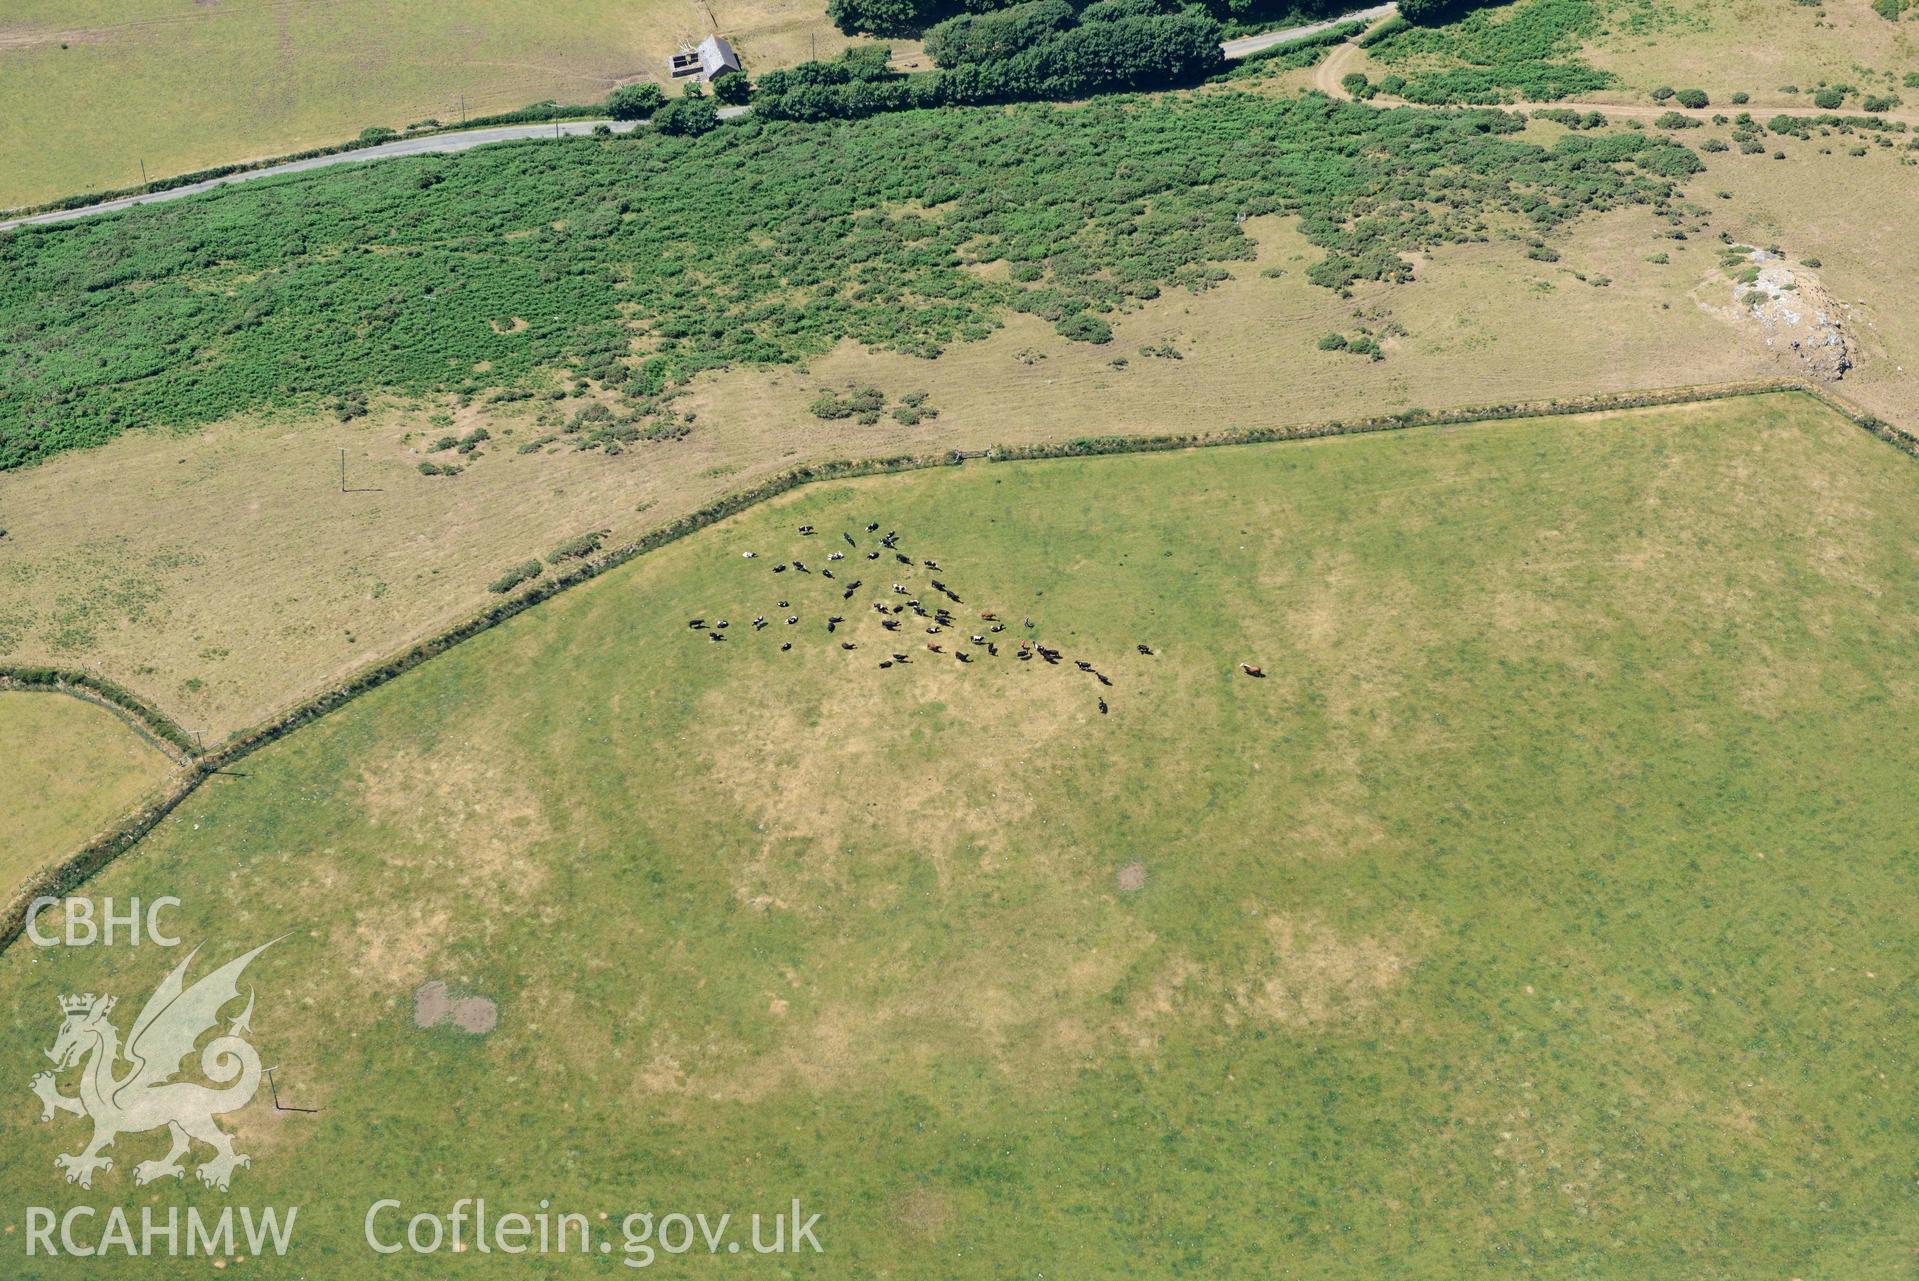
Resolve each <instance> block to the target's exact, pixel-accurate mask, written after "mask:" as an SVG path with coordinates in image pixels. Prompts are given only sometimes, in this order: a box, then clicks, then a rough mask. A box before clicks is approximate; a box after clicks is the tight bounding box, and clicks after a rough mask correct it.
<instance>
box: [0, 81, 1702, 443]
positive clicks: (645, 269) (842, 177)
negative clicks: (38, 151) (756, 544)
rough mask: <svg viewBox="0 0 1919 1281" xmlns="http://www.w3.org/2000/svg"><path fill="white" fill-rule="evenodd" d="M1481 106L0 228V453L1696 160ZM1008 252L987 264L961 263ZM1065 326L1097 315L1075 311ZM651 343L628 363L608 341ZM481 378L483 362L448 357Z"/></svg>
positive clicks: (926, 319) (914, 341) (920, 140)
mask: <svg viewBox="0 0 1919 1281" xmlns="http://www.w3.org/2000/svg"><path fill="white" fill-rule="evenodd" d="M1520 128H1521V125H1520V122H1519V121H1518V120H1517V119H1515V118H1514V117H1512V116H1510V115H1506V114H1502V113H1498V112H1491V111H1467V112H1428V111H1419V110H1412V109H1401V110H1397V111H1380V110H1376V109H1373V108H1370V107H1366V106H1362V105H1358V104H1351V103H1336V102H1332V101H1328V100H1327V99H1325V98H1322V97H1318V96H1313V97H1308V98H1304V99H1299V100H1286V101H1275V100H1272V99H1269V98H1265V97H1260V96H1256V95H1251V94H1240V93H1219V94H1211V95H1204V96H1201V97H1199V98H1196V99H1188V100H1173V101H1168V100H1149V99H1138V100H1125V99H1117V100H1107V101H1103V102H1101V103H1098V104H1095V105H1092V106H1087V107H1078V108H1061V107H1053V106H1030V107H1021V108H1015V109H1010V110H1001V109H992V110H944V111H925V112H902V113H898V114H894V115H887V116H879V117H874V118H871V119H867V120H861V121H853V122H842V123H824V124H798V123H793V122H767V123H762V122H753V121H748V122H745V123H742V124H738V125H734V126H730V127H728V128H724V129H719V130H716V131H714V132H713V133H711V134H707V135H704V136H701V137H698V138H691V139H688V138H668V137H662V136H659V135H656V134H650V133H643V134H641V135H638V136H637V137H635V138H633V139H625V138H611V139H597V138H586V139H579V140H576V141H570V142H566V143H558V142H528V143H517V144H508V145H502V146H499V147H493V148H488V149H484V150H481V151H476V152H470V153H467V154H465V155H460V156H443V157H423V158H420V159H408V160H392V161H383V162H381V163H379V164H377V165H372V166H368V167H365V168H340V169H331V170H326V171H323V172H319V173H314V174H307V175H299V176H297V177H293V178H289V179H287V180H284V181H281V180H273V181H263V182H260V183H257V184H248V185H245V186H242V187H238V188H235V189H232V190H229V191H225V192H221V193H219V194H217V195H214V196H209V197H205V198H196V199H191V200H184V201H180V202H178V203H174V204H168V205H160V206H152V207H145V208H139V209H135V210H131V211H129V212H127V213H125V214H122V215H118V216H115V217H111V218H104V219H99V220H93V221H88V222H85V223H81V224H76V225H73V226H68V227H57V228H29V229H23V230H21V231H19V232H16V233H14V234H13V235H11V236H6V237H0V466H18V465H20V464H22V463H27V462H31V461H34V460H36V459H40V458H45V457H47V456H48V455H50V454H53V453H55V452H57V451H59V450H62V449H67V448H71V447H74V446H78V445H87V444H93V443H97V442H99V441H103V440H106V439H108V438H110V437H112V436H114V435H115V434H117V433H119V432H121V431H123V430H126V429H128V428H130V427H133V426H137V425H188V424H198V423H205V422H209V421H212V420H216V419H219V418H222V417H225V416H227V415H230V414H233V413H236V412H239V411H243V410H251V409H257V408H260V407H264V406H272V405H281V404H288V403H307V402H313V401H316V400H318V399H320V398H324V397H331V396H342V395H346V394H348V393H353V392H359V393H364V392H366V391H369V390H379V389H383V388H384V389H393V390H397V391H402V392H414V393H418V392H426V391H429V390H435V389H457V388H461V387H465V388H467V389H469V390H478V389H479V388H480V385H481V384H482V383H484V384H486V385H501V384H511V383H514V382H516V381H524V380H527V379H528V378H529V377H530V376H532V375H534V374H535V373H536V372H537V371H540V370H542V369H547V368H551V367H555V366H560V365H571V366H572V367H573V368H574V370H575V371H576V372H578V373H580V374H583V375H584V374H589V373H590V374H592V375H593V376H595V377H600V378H603V379H605V380H607V381H622V382H623V383H624V385H625V386H627V387H628V389H629V390H632V391H634V392H636V393H638V394H644V393H646V392H648V391H651V390H657V389H658V388H659V387H660V386H662V385H664V384H666V383H667V382H670V381H672V380H674V379H677V378H681V377H684V376H687V375H689V374H691V373H692V372H695V371H697V370H699V369H701V368H704V367H708V366H715V365H720V364H724V363H728V362H734V361H788V360H794V359H797V358H800V357H803V356H806V355H808V354H811V353H816V352H819V351H821V350H824V349H825V348H827V347H829V346H831V345H832V344H833V343H835V342H836V341H838V340H840V339H842V338H853V339H857V340H858V341H860V342H863V343H868V344H871V345H873V346H876V347H885V348H897V349H901V350H905V351H910V352H916V353H920V354H923V355H927V356H932V355H936V354H937V353H938V352H939V351H940V349H941V348H942V347H943V346H944V345H946V344H949V343H952V342H954V341H958V340H963V339H969V338H978V337H981V336H983V335H985V334H986V333H988V332H989V331H990V330H991V329H992V328H993V327H994V325H995V324H997V323H998V320H999V318H1000V317H1001V316H1002V315H1003V314H1004V313H1005V311H1006V310H1007V309H1008V308H1014V309H1018V310H1021V311H1026V312H1030V313H1033V314H1036V315H1040V316H1043V317H1046V318H1048V319H1051V320H1053V321H1055V322H1068V321H1071V320H1072V319H1073V318H1074V317H1076V316H1079V315H1081V314H1082V313H1085V312H1088V311H1091V312H1096V313H1110V312H1114V311H1118V310H1122V309H1124V308H1125V307H1127V306H1129V305H1132V304H1133V303H1135V302H1136V301H1137V300H1139V299H1143V298H1150V297H1153V296H1155V295H1157V294H1158V293H1159V292H1160V291H1161V290H1162V289H1165V288H1168V287H1185V288H1205V287H1207V286H1208V285H1210V284H1212V283H1214V282H1216V281H1218V280H1220V279H1223V278H1224V277H1225V274H1226V269H1225V267H1224V265H1223V264H1226V263H1229V262H1234V261H1242V260H1245V259H1248V258H1250V257H1251V256H1252V251H1253V246H1252V244H1251V242H1250V241H1249V240H1248V239H1247V238H1246V237H1245V235H1244V234H1243V233H1242V232H1241V230H1240V227H1239V220H1240V219H1242V218H1244V217H1247V216H1252V215H1258V214H1265V213H1274V212H1279V213H1287V214H1297V215H1298V216H1299V217H1300V219H1301V226H1302V228H1303V229H1304V231H1305V234H1306V235H1307V237H1308V238H1309V239H1310V240H1311V241H1312V242H1313V243H1315V244H1317V245H1319V246H1321V247H1322V248H1324V249H1325V250H1326V252H1327V256H1326V258H1325V260H1324V261H1323V262H1321V263H1319V264H1316V265H1315V266H1314V267H1313V268H1312V277H1313V279H1314V280H1316V281H1318V282H1320V283H1322V284H1325V285H1328V286H1333V287H1340V286H1343V285H1345V284H1347V283H1350V282H1352V281H1354V280H1357V279H1362V278H1369V279H1388V278H1403V277H1405V276H1406V275H1407V274H1408V273H1409V271H1410V269H1409V267H1408V266H1407V265H1406V263H1405V262H1404V260H1403V259H1401V258H1400V257H1399V254H1400V253H1401V252H1402V251H1405V250H1410V249H1415V248H1419V247H1423V246H1429V245H1432V244H1435V243H1437V242H1442V241H1458V240H1467V239H1472V238H1476V237H1481V236H1484V235H1486V234H1487V232H1488V227H1489V224H1490V222H1491V220H1494V219H1496V218H1500V217H1502V216H1503V217H1505V218H1508V219H1512V218H1516V219H1518V220H1521V221H1523V222H1524V223H1526V224H1527V225H1528V226H1529V227H1533V228H1537V229H1540V230H1544V229H1548V228H1551V227H1553V226H1555V225H1557V224H1559V223H1561V222H1563V221H1565V220H1567V219H1571V218H1574V217H1576V216H1578V215H1579V214H1580V213H1582V212H1583V211H1587V210H1594V209H1606V208H1612V207H1616V206H1619V205H1622V204H1626V203H1646V204H1654V205H1657V204H1661V203H1663V202H1666V201H1667V200H1668V199H1669V198H1670V197H1671V196H1672V194H1673V192H1674V184H1675V182H1676V181H1677V180H1680V179H1683V178H1684V177H1686V176H1687V175H1689V174H1690V173H1692V172H1694V171H1695V170H1696V169H1697V168H1698V167H1699V161H1698V158H1697V157H1696V156H1695V155H1694V154H1693V153H1692V152H1691V151H1689V150H1687V149H1685V148H1684V147H1681V146H1678V145H1676V144H1674V143H1672V142H1670V141H1668V140H1666V139H1663V138H1655V137H1646V136H1641V135H1638V134H1626V133H1621V134H1614V135H1597V134H1588V135H1581V136H1578V137H1568V138H1565V139H1562V140H1561V141H1559V142H1558V143H1557V144H1555V145H1554V146H1553V147H1552V148H1551V149H1546V148H1543V147H1540V146H1537V145H1534V144H1532V143H1528V142H1522V141H1520V140H1519V139H1517V138H1515V137H1512V136H1511V135H1512V134H1513V133H1514V132H1515V131H1517V130H1518V129H1520ZM998 261H1007V262H1010V263H1011V264H1013V271H1012V272H1011V273H1010V274H1011V277H1012V279H1010V280H1007V279H994V278H989V277H988V276H987V275H986V274H983V273H981V272H980V271H978V270H977V269H976V267H977V264H983V263H993V262H998ZM1072 328H1074V329H1076V330H1081V331H1086V330H1091V329H1092V327H1090V326H1085V325H1083V324H1081V325H1076V326H1072ZM635 338H638V339H641V340H642V341H643V349H644V350H646V351H647V352H648V355H647V356H646V358H645V361H644V364H643V365H641V366H640V367H639V368H638V369H637V370H629V368H628V365H627V363H626V362H627V360H628V357H627V353H628V351H629V347H630V344H631V343H632V341H633V340H634V339H635ZM482 361H484V362H489V365H488V368H487V370H486V372H485V373H484V375H481V374H477V373H475V371H474V366H475V365H476V364H478V363H479V362H482Z"/></svg>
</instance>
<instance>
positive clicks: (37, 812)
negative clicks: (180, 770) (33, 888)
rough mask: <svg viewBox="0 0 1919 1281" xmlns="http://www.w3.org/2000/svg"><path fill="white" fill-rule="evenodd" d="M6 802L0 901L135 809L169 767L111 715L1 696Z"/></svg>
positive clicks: (46, 697) (0, 834) (61, 699)
mask: <svg viewBox="0 0 1919 1281" xmlns="http://www.w3.org/2000/svg"><path fill="white" fill-rule="evenodd" d="M0 744H4V745H5V753H6V757H7V762H8V765H7V780H6V792H7V799H6V800H5V802H4V819H3V820H0V900H4V899H5V898H6V897H7V896H8V895H10V894H11V893H12V892H13V890H14V887H16V886H18V885H19V884H20V883H21V882H22V881H24V880H26V878H27V877H28V876H30V875H31V874H33V873H34V872H36V871H38V870H39V869H40V868H42V867H44V866H45V865H46V864H48V863H49V862H51V861H52V860H54V859H57V858H60V857H61V856H63V855H66V854H71V853H72V852H73V851H74V850H76V849H78V848H79V846H80V843H81V842H83V841H85V840H86V839H87V838H88V837H90V836H92V835H93V834H94V833H95V832H97V831H99V830H100V829H101V828H103V827H105V826H106V825H107V824H108V823H110V822H112V821H113V820H114V819H116V818H118V817H119V816H120V815H121V813H122V812H124V811H126V810H128V809H130V808H132V806H133V804H134V802H135V801H137V800H139V799H140V797H141V795H142V794H143V793H145V792H146V791H147V790H148V789H149V788H152V787H154V786H155V785H157V784H158V783H159V782H160V780H161V779H162V778H164V777H165V776H166V774H167V772H168V771H169V770H170V769H171V768H172V765H171V763H170V762H169V761H168V760H167V758H166V757H165V756H164V755H163V754H162V753H161V752H160V751H159V750H158V749H157V748H153V747H149V746H148V745H147V744H146V743H144V742H142V741H141V739H140V736H139V735H137V734H135V733H134V732H133V730H131V729H130V728H128V727H127V725H126V723H125V722H123V721H122V720H120V718H119V717H117V716H115V715H114V714H113V713H112V712H109V711H107V710H106V709H105V708H104V707H96V706H94V705H93V704H92V703H86V702H82V701H81V700H80V699H77V698H68V697H67V696H66V695H64V694H26V693H19V692H8V693H0Z"/></svg>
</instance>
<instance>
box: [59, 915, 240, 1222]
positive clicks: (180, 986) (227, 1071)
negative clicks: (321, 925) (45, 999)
mask: <svg viewBox="0 0 1919 1281" xmlns="http://www.w3.org/2000/svg"><path fill="white" fill-rule="evenodd" d="M274 942H278V940H277V939H276V940H274ZM272 946H273V943H263V944H261V945H260V946H259V947H256V948H254V949H253V950H252V951H251V952H248V953H247V954H246V955H245V956H242V957H238V958H236V959H234V960H231V961H228V962H227V963H226V964H225V965H223V966H221V967H220V968H219V969H217V970H215V971H213V973H211V974H208V975H206V976H205V977H203V978H201V979H200V980H198V981H197V982H195V983H194V984H193V986H192V987H188V986H186V972H187V966H189V965H191V964H192V963H193V958H194V957H195V956H196V955H198V954H199V949H198V948H195V949H194V950H193V951H192V952H190V953H188V954H187V958H186V959H185V960H183V961H181V962H180V963H179V964H178V965H176V966H174V967H173V972H172V973H170V974H168V975H167V976H166V978H165V979H164V980H163V981H162V982H161V984H160V986H159V988H158V989H156V990H155V991H154V993H153V995H152V996H150V997H148V998H147V1003H146V1005H145V1006H144V1007H142V1008H141V1010H140V1016H139V1017H138V1018H136V1019H134V1021H133V1030H132V1031H131V1032H129V1033H128V1034H127V1041H126V1045H125V1047H124V1048H123V1047H122V1046H121V1044H120V1033H119V1029H117V1028H115V1027H114V1025H113V1024H112V1023H111V1022H110V1021H109V1020H108V1018H107V1016H108V1015H109V1014H111V1013H112V1012H113V1007H114V1005H115V1003H116V998H114V997H111V996H95V995H93V994H92V993H88V994H87V995H85V996H66V997H62V998H60V1012H61V1013H62V1014H63V1015H65V1016H66V1018H65V1021H64V1022H62V1023H61V1025H60V1035H59V1037H58V1038H57V1039H56V1040H55V1041H54V1043H53V1048H52V1049H51V1050H48V1051H47V1057H48V1058H50V1059H52V1060H53V1063H54V1069H53V1071H51V1072H42V1073H40V1074H39V1075H38V1076H36V1077H34V1078H33V1082H32V1088H33V1092H34V1094H36V1095H37V1096H39V1099H40V1103H41V1109H42V1110H41V1113H40V1119H41V1120H42V1121H51V1120H52V1119H53V1114H54V1113H55V1112H71V1113H72V1114H73V1115H75V1116H86V1117H91V1118H92V1120H93V1141H92V1142H91V1143H89V1144H87V1146H86V1147H85V1148H83V1149H82V1150H81V1151H79V1152H75V1153H72V1154H67V1153H62V1154H61V1155H59V1156H57V1157H55V1158H54V1161H53V1163H54V1164H55V1165H56V1166H58V1167H59V1168H60V1169H62V1170H64V1171H66V1175H67V1182H68V1183H77V1184H79V1185H80V1186H81V1187H83V1188H90V1187H92V1186H93V1174H94V1171H96V1170H111V1169H112V1168H113V1158H112V1157H109V1156H103V1155H102V1153H103V1152H104V1151H105V1150H106V1149H107V1148H109V1147H111V1146H113V1141H114V1140H115V1139H116V1138H118V1137H119V1136H121V1135H122V1134H139V1133H143V1132H145V1131H147V1130H157V1129H159V1128H160V1127H161V1126H165V1127H166V1128H167V1132H168V1134H169V1135H170V1136H171V1137H172V1140H173V1147H172V1149H171V1150H169V1151H168V1152H167V1154H166V1156H164V1157H162V1158H161V1159H160V1160H158V1161H142V1162H140V1163H139V1164H138V1165H136V1166H134V1167H133V1181H134V1182H135V1183H139V1184H146V1183H151V1182H153V1181H154V1180H155V1179H160V1178H167V1177H172V1178H176V1179H177V1178H180V1177H182V1176H183V1175H184V1174H185V1173H186V1169H185V1167H184V1166H183V1165H182V1164H181V1158H183V1157H185V1156H186V1155H187V1154H188V1152H189V1151H190V1150H191V1148H192V1146H193V1141H194V1140H196V1139H197V1140H198V1141H199V1142H201V1143H203V1144H205V1145H206V1146H208V1147H210V1148H212V1149H213V1156H212V1158H211V1159H209V1160H208V1161H206V1162H205V1163H203V1164H202V1165H200V1166H199V1168H197V1169H196V1170H195V1171H194V1174H195V1175H196V1176H198V1178H199V1180H200V1182H202V1183H204V1184H206V1185H207V1186H208V1187H214V1188H218V1189H220V1190H221V1191H222V1192H224V1191H226V1188H227V1183H228V1181H229V1180H230V1179H232V1177H233V1170H234V1167H236V1166H242V1165H250V1164H252V1162H251V1161H250V1160H249V1159H248V1158H247V1157H245V1156H243V1155H242V1154H240V1153H238V1152H235V1151H234V1150H233V1136H232V1135H230V1134H228V1133H227V1132H226V1131H224V1130H222V1129H221V1128H220V1127H219V1126H218V1125H217V1124H215V1123H214V1119H213V1118H214V1117H216V1116H222V1115H224V1114H226V1113H229V1112H236V1111H238V1110H239V1109H241V1108H243V1107H245V1106H246V1105H247V1104H248V1103H249V1102H250V1101H251V1100H252V1098H253V1095H254V1092H255V1091H256V1090H258V1089H259V1088H260V1056H259V1055H258V1054H257V1053H255V1052H254V1049H253V1047H252V1046H251V1045H249V1044H247V1042H246V1041H245V1040H244V1039H243V1037H244V1036H246V1035H248V1034H250V1033H251V1032H252V1028H251V1027H250V1026H249V1020H250V1019H251V1018H252V1016H253V994H252V992H251V991H249V992H248V994H247V1004H246V1008H245V1009H244V1010H242V1011H241V1012H240V1014H239V1017H237V1018H235V1019H234V1020H233V1021H232V1022H231V1023H229V1024H228V1025H227V1030H226V1034H225V1035H224V1036H216V1037H215V1038H214V1039H213V1040H211V1041H209V1042H207V1046H206V1048H205V1049H204V1050H203V1051H201V1053H200V1070H201V1072H202V1073H204V1074H205V1076H206V1077H207V1079H208V1080H210V1081H212V1082H213V1083H214V1085H215V1086H219V1087H223V1088H214V1087H213V1086H205V1085H198V1084H195V1083H193V1082H189V1081H174V1080H173V1079H172V1078H173V1076H174V1075H175V1074H176V1073H178V1072H179V1071H180V1068H181V1064H182V1060H184V1059H185V1058H186V1057H187V1056H188V1055H190V1054H191V1053H193V1048H194V1046H195V1044H196V1043H198V1041H199V1040H200V1038H201V1036H202V1035H204V1034H205V1033H207V1032H208V1031H210V1030H213V1029H214V1028H216V1027H217V1026H218V1024H219V1021H220V1011H221V1010H222V1009H223V1008H225V1007H226V1005H227V1004H228V1003H229V1002H232V1001H234V1000H237V999H238V998H239V995H240V989H239V982H240V975H241V973H242V972H243V971H244V970H245V969H246V967H247V965H248V964H249V963H250V962H251V961H252V960H253V958H254V957H256V956H258V955H260V953H262V952H264V951H266V950H267V949H268V948H269V947H272ZM123 1061H124V1063H125V1065H126V1066H125V1068H124V1070H123V1069H122V1067H121V1064H122V1062H123ZM83 1062H84V1064H85V1066H84V1067H83V1068H82V1069H81V1072H80V1093H79V1095H78V1096H77V1097H72V1098H69V1097H67V1096H66V1095H63V1094H61V1093H60V1092H59V1088H58V1086H57V1085H56V1080H57V1078H58V1075H59V1074H60V1073H62V1072H65V1071H66V1070H67V1069H69V1068H71V1067H73V1066H75V1065H76V1064H80V1063H83ZM236 1078H237V1079H236ZM228 1082H232V1084H228Z"/></svg>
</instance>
